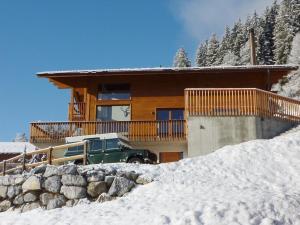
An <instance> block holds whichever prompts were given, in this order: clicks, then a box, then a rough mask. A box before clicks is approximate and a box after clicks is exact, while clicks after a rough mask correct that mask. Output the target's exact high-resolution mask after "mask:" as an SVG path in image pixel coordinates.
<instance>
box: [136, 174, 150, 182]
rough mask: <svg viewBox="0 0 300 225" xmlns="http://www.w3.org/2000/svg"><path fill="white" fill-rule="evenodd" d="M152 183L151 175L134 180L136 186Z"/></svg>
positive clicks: (143, 175) (144, 175) (140, 176)
mask: <svg viewBox="0 0 300 225" xmlns="http://www.w3.org/2000/svg"><path fill="white" fill-rule="evenodd" d="M152 181H153V177H152V176H151V175H147V174H142V175H139V177H138V178H137V179H136V181H135V182H136V183H137V184H148V183H151V182H152Z"/></svg>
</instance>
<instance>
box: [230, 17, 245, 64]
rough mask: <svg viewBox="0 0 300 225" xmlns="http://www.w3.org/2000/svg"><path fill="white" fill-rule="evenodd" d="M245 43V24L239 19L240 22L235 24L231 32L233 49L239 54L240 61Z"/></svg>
mask: <svg viewBox="0 0 300 225" xmlns="http://www.w3.org/2000/svg"><path fill="white" fill-rule="evenodd" d="M243 45H244V35H243V24H242V21H241V20H240V19H239V20H238V22H237V23H235V24H234V26H233V28H232V32H231V51H232V52H233V53H234V54H235V55H236V56H237V58H238V61H239V60H240V51H241V48H242V46H243Z"/></svg>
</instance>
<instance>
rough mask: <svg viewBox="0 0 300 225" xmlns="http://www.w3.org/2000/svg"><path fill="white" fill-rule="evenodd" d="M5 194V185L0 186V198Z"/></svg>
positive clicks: (4, 196)
mask: <svg viewBox="0 0 300 225" xmlns="http://www.w3.org/2000/svg"><path fill="white" fill-rule="evenodd" d="M6 196H7V186H0V199H1V198H6Z"/></svg>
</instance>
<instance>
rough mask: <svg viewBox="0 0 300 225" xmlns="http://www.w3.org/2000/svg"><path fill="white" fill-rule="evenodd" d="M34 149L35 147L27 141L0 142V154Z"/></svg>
mask: <svg viewBox="0 0 300 225" xmlns="http://www.w3.org/2000/svg"><path fill="white" fill-rule="evenodd" d="M25 148H26V151H27V152H32V151H34V150H36V147H35V146H34V145H33V144H31V143H29V142H0V153H1V154H12V153H24V150H25Z"/></svg>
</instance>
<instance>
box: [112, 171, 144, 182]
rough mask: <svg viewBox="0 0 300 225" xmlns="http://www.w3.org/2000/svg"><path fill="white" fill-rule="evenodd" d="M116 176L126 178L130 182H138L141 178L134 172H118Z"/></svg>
mask: <svg viewBox="0 0 300 225" xmlns="http://www.w3.org/2000/svg"><path fill="white" fill-rule="evenodd" d="M116 175H117V176H119V177H125V178H127V179H129V180H132V181H136V179H137V178H138V176H139V174H137V173H136V172H134V171H118V172H117V174H116Z"/></svg>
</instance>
